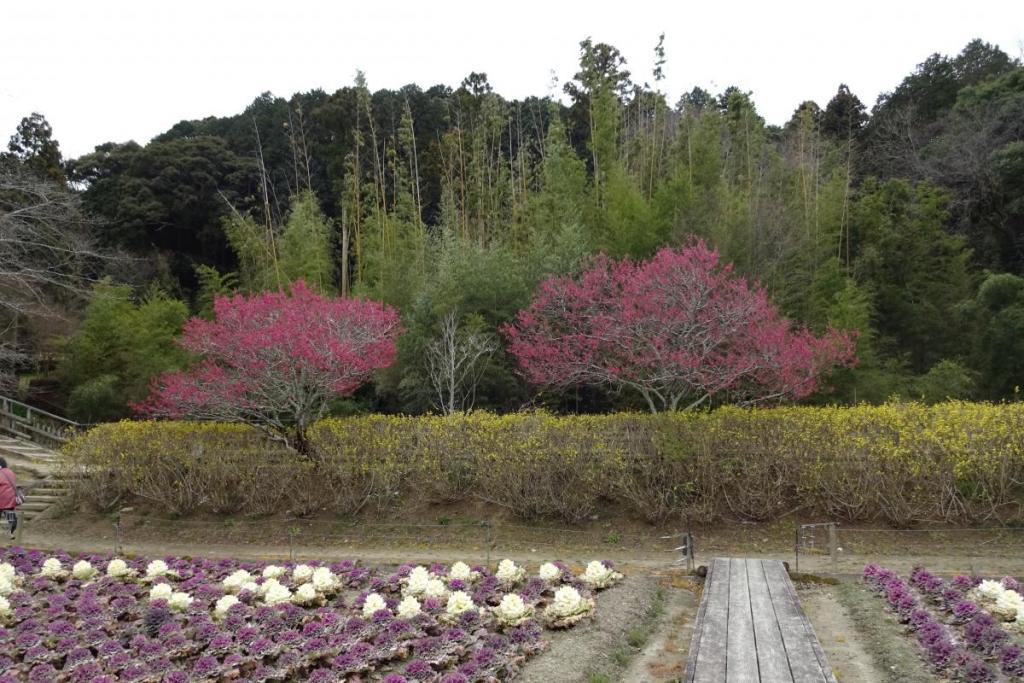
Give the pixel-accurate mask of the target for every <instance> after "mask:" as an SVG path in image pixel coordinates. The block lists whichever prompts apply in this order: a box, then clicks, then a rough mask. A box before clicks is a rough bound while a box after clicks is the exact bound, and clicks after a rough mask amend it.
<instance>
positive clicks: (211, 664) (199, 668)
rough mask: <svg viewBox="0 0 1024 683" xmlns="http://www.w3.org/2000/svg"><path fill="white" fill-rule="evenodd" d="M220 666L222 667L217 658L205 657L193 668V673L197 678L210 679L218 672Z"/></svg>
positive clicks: (197, 661)
mask: <svg viewBox="0 0 1024 683" xmlns="http://www.w3.org/2000/svg"><path fill="white" fill-rule="evenodd" d="M218 666H220V662H218V661H217V658H216V657H211V656H210V655H205V656H203V657H200V658H199V659H197V660H196V663H195V664H194V665H193V667H192V673H194V674H195V675H196V676H200V677H203V678H209V677H210V676H211V675H212V674H213V672H214V671H216V670H217V667H218Z"/></svg>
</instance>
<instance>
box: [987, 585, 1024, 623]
mask: <svg viewBox="0 0 1024 683" xmlns="http://www.w3.org/2000/svg"><path fill="white" fill-rule="evenodd" d="M1021 612H1024V598H1022V597H1021V595H1020V593H1018V592H1017V591H1012V590H1004V591H1003V592H1002V593H1001V594H1000V595H999V597H998V598H996V602H995V604H994V605H993V606H992V613H993V614H994V615H995V616H997V617H999V618H1000V619H1002V620H1003V621H1013V620H1015V619H1016V618H1017V616H1018V615H1019V614H1020V613H1021Z"/></svg>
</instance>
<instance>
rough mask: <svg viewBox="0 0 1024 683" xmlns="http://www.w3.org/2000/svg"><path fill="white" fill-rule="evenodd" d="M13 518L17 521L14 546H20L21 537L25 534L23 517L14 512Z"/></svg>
mask: <svg viewBox="0 0 1024 683" xmlns="http://www.w3.org/2000/svg"><path fill="white" fill-rule="evenodd" d="M14 518H15V519H16V520H17V522H16V523H17V525H18V526H16V527H15V528H14V545H16V546H20V545H21V536H22V534H24V533H25V516H24V515H23V514H21V513H20V512H18V511H17V510H15V511H14Z"/></svg>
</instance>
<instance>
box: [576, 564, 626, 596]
mask: <svg viewBox="0 0 1024 683" xmlns="http://www.w3.org/2000/svg"><path fill="white" fill-rule="evenodd" d="M580 578H582V579H583V583H585V584H587V585H588V586H590V587H591V588H596V589H601V588H608V587H609V586H614V585H615V584H616V583H618V582H619V580H620V579H621V578H622V574H620V573H618V572H617V571H614V570H612V569H611V568H610V567H607V566H606V565H605V564H604V563H602V562H598V561H597V560H594V561H593V562H591V563H590V564H588V565H587V570H586V571H585V572H583V576H582V577H580Z"/></svg>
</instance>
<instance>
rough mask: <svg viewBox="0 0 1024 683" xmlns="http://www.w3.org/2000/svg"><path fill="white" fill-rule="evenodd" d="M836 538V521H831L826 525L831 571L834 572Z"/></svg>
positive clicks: (836, 551)
mask: <svg viewBox="0 0 1024 683" xmlns="http://www.w3.org/2000/svg"><path fill="white" fill-rule="evenodd" d="M838 548H839V543H838V538H837V534H836V523H835V522H832V523H830V524H829V525H828V555H829V557H830V558H831V560H832V573H833V574H835V572H836V563H837V561H838V557H837V555H838Z"/></svg>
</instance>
